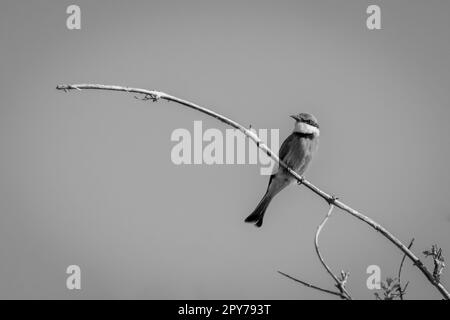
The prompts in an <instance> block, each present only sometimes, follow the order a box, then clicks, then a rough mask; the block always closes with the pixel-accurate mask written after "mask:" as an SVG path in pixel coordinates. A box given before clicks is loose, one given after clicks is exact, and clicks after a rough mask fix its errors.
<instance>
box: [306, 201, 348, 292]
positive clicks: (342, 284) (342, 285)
mask: <svg viewBox="0 0 450 320" xmlns="http://www.w3.org/2000/svg"><path fill="white" fill-rule="evenodd" d="M333 209H334V205H330V210H328V213H327V215H326V217H325V218H324V219H323V221H322V223H321V224H320V225H319V227H318V228H317V232H316V235H315V237H314V247H315V248H316V253H317V256H318V257H319V260H320V263H322V266H323V267H324V268H325V270H326V271H327V272H328V274H329V275H330V276H331V277H332V278H333V280H334V281H335V282H336V288H338V289H339V291H340V293H341V297H343V299H346V300H352V297H351V296H350V294H349V293H348V292H347V290H346V289H345V283H346V281H347V277H348V273H345V272H342V279H339V278H338V277H337V276H336V275H335V274H334V273H333V271H331V268H330V267H329V266H328V265H327V264H326V262H325V260H324V259H323V256H322V254H321V253H320V249H319V236H320V232H321V231H322V229H323V227H324V226H325V224H326V223H327V222H328V219H329V218H330V217H331V214H332V213H333Z"/></svg>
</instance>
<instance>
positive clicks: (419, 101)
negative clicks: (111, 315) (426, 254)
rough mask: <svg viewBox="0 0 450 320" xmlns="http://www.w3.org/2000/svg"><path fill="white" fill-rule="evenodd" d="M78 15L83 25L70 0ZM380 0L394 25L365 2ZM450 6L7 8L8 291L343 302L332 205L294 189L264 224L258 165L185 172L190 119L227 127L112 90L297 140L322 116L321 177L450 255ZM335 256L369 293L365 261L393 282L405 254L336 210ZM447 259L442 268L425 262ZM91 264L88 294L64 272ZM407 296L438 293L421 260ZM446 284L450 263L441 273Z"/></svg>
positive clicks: (0, 292) (401, 234)
mask: <svg viewBox="0 0 450 320" xmlns="http://www.w3.org/2000/svg"><path fill="white" fill-rule="evenodd" d="M71 4H77V5H79V6H80V8H81V30H68V29H67V27H66V19H67V17H68V15H67V14H66V8H67V7H68V6H69V5H71ZM371 4H377V5H379V6H380V7H381V21H382V22H381V23H382V29H381V30H372V31H370V30H368V29H367V27H366V18H367V14H366V8H367V7H368V6H369V5H371ZM449 10H450V3H449V2H444V1H438V0H432V1H426V2H425V1H418V0H414V1H413V0H408V1H406V0H398V1H377V0H371V1H356V0H348V1H331V0H320V1H318V0H315V1H312V0H311V1H277V2H276V3H275V2H274V1H250V0H246V1H206V0H202V1H200V0H189V1H172V0H170V1H154V0H152V1H137V0H133V1H127V2H124V1H115V0H114V1H113V0H111V1H103V0H102V1H95V2H94V1H83V0H79V1H50V0H43V1H39V2H38V1H33V2H31V1H23V0H18V1H17V0H16V1H12V0H6V1H2V2H1V4H0V44H1V46H0V152H1V160H0V261H1V263H0V283H1V286H0V298H2V299H13V298H24V299H329V298H332V299H334V297H331V296H327V295H324V294H322V293H320V292H316V291H313V290H311V289H308V288H305V287H302V286H300V285H298V284H296V283H294V282H292V281H291V280H288V279H285V278H283V277H281V276H280V275H279V274H278V273H277V271H278V270H280V271H283V272H285V273H288V274H290V275H292V276H295V277H297V278H300V279H303V280H306V281H309V282H311V283H314V284H316V285H320V286H323V287H325V288H333V287H334V284H333V282H332V280H331V279H330V278H329V277H328V276H327V274H326V273H325V271H324V270H323V268H321V266H320V263H319V261H318V259H317V256H316V255H315V252H314V245H313V240H314V234H315V231H316V228H317V226H318V225H319V223H320V222H321V220H322V219H323V217H324V216H325V214H326V212H327V204H326V203H325V202H324V201H323V200H322V199H320V198H318V197H317V195H315V194H313V193H312V192H310V191H309V190H307V189H306V188H304V187H298V186H291V187H289V188H287V189H285V190H284V191H283V192H282V193H280V194H279V195H278V196H277V197H276V198H275V199H274V200H273V202H272V204H271V205H270V207H269V209H268V211H267V214H266V218H265V221H264V226H263V227H262V228H261V229H257V228H255V227H253V226H252V225H249V224H245V223H244V221H243V220H244V219H245V217H246V216H247V215H248V214H250V213H251V211H252V210H253V209H254V208H255V207H256V205H257V203H258V202H259V200H260V199H261V197H262V196H263V193H264V191H265V189H266V186H267V181H268V177H267V176H264V175H261V174H260V167H259V166H258V165H254V164H234V165H176V164H174V163H173V161H172V160H171V152H172V149H173V147H174V145H175V144H176V143H175V142H174V141H172V140H171V135H172V133H173V132H174V131H175V130H177V129H187V130H189V131H191V132H192V131H193V127H194V121H202V125H203V128H204V129H208V128H215V129H218V130H220V131H221V132H223V133H225V130H226V129H227V127H226V126H225V125H223V124H222V123H219V122H218V121H217V120H215V119H213V118H210V117H207V116H205V115H202V114H200V113H198V112H195V111H192V110H189V109H187V108H184V107H182V106H180V105H177V104H174V103H168V102H163V101H161V102H158V103H152V102H150V101H146V102H143V101H139V100H137V99H134V98H133V95H128V94H125V93H116V92H100V91H98V92H96V91H83V92H70V93H63V92H58V91H56V90H55V87H56V85H58V84H71V83H101V84H115V85H124V86H132V87H138V88H143V89H149V90H151V89H154V90H158V91H163V92H166V93H168V94H172V95H175V96H177V97H179V98H182V99H187V100H189V101H192V102H195V103H197V104H199V105H202V106H205V107H207V108H210V109H212V110H214V111H217V112H219V113H221V114H223V115H225V116H228V117H230V118H231V119H233V120H236V121H238V122H239V123H241V124H243V125H245V126H249V125H250V124H251V125H252V127H254V128H258V129H259V128H265V129H278V130H279V134H280V139H281V140H283V139H285V138H286V137H287V136H288V135H289V134H290V132H291V131H292V129H293V120H292V119H291V118H289V115H291V114H297V113H300V112H309V113H312V114H314V115H315V116H316V117H317V119H318V121H319V123H320V127H321V137H320V139H321V140H320V147H319V151H318V154H317V156H316V157H315V159H314V163H313V164H312V166H311V167H310V169H309V170H308V171H307V173H306V175H305V176H306V178H307V179H309V180H310V181H311V182H313V183H314V184H316V185H317V186H319V187H320V188H322V189H324V190H325V191H327V192H328V193H330V194H333V195H336V196H338V197H339V198H340V199H341V200H342V201H343V202H345V203H346V204H348V205H350V206H351V207H353V208H355V209H358V210H360V211H361V212H362V213H364V214H366V215H368V216H370V217H371V218H373V219H374V220H375V221H377V222H379V223H381V224H382V225H383V226H385V227H386V228H387V229H388V230H390V231H392V232H393V233H394V234H395V235H396V236H397V237H398V238H399V239H400V240H402V241H403V242H404V243H405V244H407V243H409V241H410V240H411V239H412V238H415V244H414V246H413V251H414V252H415V253H416V254H417V255H419V256H421V257H422V254H421V252H422V251H424V250H426V249H428V248H429V247H431V245H433V244H438V245H440V246H441V247H442V249H443V250H444V255H445V253H447V252H450V232H449V228H450V204H449V201H448V196H449V190H450V171H449V170H448V163H449V162H450V145H449V143H448V142H446V141H447V139H448V137H449V136H450V126H449V125H448V119H449V118H450V108H449V101H450V91H449V90H448V83H449V82H450V60H449V56H450V55H449V54H450V41H449V36H448V30H449V28H450V20H449V19H448V13H449ZM320 244H321V250H322V252H323V255H324V257H325V259H326V261H327V263H328V264H329V265H330V266H331V268H332V269H333V270H334V271H335V272H336V273H337V272H339V271H340V270H342V269H343V270H348V271H350V278H349V283H348V290H349V291H350V292H351V293H352V295H353V296H354V297H355V298H360V299H373V298H374V292H373V291H371V290H368V288H367V286H366V280H367V278H368V277H369V275H368V274H367V273H366V270H367V268H368V267H369V266H371V265H377V266H379V267H380V269H381V273H382V278H383V279H384V278H386V277H389V276H395V275H396V274H397V271H398V267H399V264H400V261H401V258H402V253H401V252H400V251H399V250H398V249H396V248H394V247H393V245H392V244H391V243H389V242H388V241H386V239H384V238H383V237H382V236H381V235H379V234H377V233H376V232H375V231H374V230H372V229H370V228H369V227H368V226H367V225H365V224H363V223H362V222H360V221H359V220H356V219H355V218H353V217H351V216H350V215H348V214H347V213H345V212H341V211H336V212H334V214H333V216H332V217H331V219H330V221H329V222H328V224H327V225H326V227H325V229H324V230H323V232H322V236H321V239H320ZM428 263H429V265H430V266H431V261H428ZM69 265H78V266H80V268H81V274H82V278H81V283H82V289H81V290H72V291H70V290H68V289H67V288H66V279H67V277H68V275H67V274H66V268H67V267H68V266H69ZM402 278H403V279H404V280H405V281H410V285H409V287H408V293H407V298H410V299H439V298H441V297H440V295H439V293H437V291H436V290H435V289H434V288H433V287H432V286H431V285H430V284H429V283H428V282H427V281H426V279H425V278H424V277H423V275H422V274H421V273H420V272H419V271H417V270H415V269H414V267H413V266H412V265H411V264H410V263H407V264H406V265H405V267H404V274H403V276H402ZM442 281H443V283H444V284H447V283H448V284H449V286H450V272H445V273H444V275H443V276H442Z"/></svg>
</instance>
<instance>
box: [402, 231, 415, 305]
mask: <svg viewBox="0 0 450 320" xmlns="http://www.w3.org/2000/svg"><path fill="white" fill-rule="evenodd" d="M413 244H414V238H412V239H411V242H410V243H409V246H408V249H411V247H412V246H413ZM405 260H406V254H405V255H403V259H402V262H401V263H400V267H399V269H398V283H399V285H400V300H403V296H404V293H405V291H406V288H407V287H408V284H409V282H408V283H407V284H406V285H405V287H404V288H403V289H402V269H403V264H404V263H405Z"/></svg>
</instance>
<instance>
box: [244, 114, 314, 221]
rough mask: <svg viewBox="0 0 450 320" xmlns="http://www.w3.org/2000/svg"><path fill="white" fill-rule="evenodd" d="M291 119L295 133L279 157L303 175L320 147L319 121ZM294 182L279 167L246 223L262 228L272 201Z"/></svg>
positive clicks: (305, 117)
mask: <svg viewBox="0 0 450 320" xmlns="http://www.w3.org/2000/svg"><path fill="white" fill-rule="evenodd" d="M291 117H292V118H294V120H295V126H294V131H293V132H292V134H291V135H290V136H289V137H287V139H286V140H284V142H283V144H282V145H281V148H280V152H279V153H278V157H279V158H280V160H282V161H283V162H284V163H285V164H287V165H288V166H289V167H290V168H291V169H293V170H294V171H295V172H297V173H298V174H299V175H303V174H304V173H305V171H306V169H307V168H308V165H309V164H310V163H311V160H312V157H313V155H314V153H315V152H316V151H317V148H318V145H319V135H320V130H319V124H318V123H317V119H316V118H315V117H314V116H313V115H310V114H308V113H300V114H298V115H294V116H291ZM294 181H295V178H294V177H293V176H292V175H291V174H290V173H289V172H288V171H287V170H286V169H285V168H283V167H282V166H279V168H278V171H277V172H276V173H274V174H272V175H271V176H270V180H269V186H268V187H267V191H266V194H265V195H264V197H263V198H262V200H261V201H260V202H259V204H258V206H257V207H256V209H255V210H254V211H253V212H252V214H251V215H249V216H248V217H247V219H245V222H250V223H254V224H255V226H257V227H261V226H262V224H263V219H264V214H265V212H266V210H267V207H268V206H269V204H270V201H272V199H273V198H274V197H275V196H276V195H277V194H278V193H279V192H280V191H281V190H283V189H284V188H286V187H287V186H288V185H289V184H291V183H292V182H294Z"/></svg>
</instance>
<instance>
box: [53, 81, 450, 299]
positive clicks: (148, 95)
mask: <svg viewBox="0 0 450 320" xmlns="http://www.w3.org/2000/svg"><path fill="white" fill-rule="evenodd" d="M56 89H57V90H63V91H70V90H78V91H81V90H83V89H94V90H110V91H123V92H128V93H137V94H142V95H144V97H145V98H144V100H149V99H150V100H152V101H158V100H160V99H163V100H166V101H172V102H177V103H179V104H181V105H184V106H186V107H188V108H191V109H194V110H197V111H199V112H202V113H204V114H207V115H209V116H211V117H213V118H216V119H217V120H219V121H221V122H223V123H225V124H228V125H229V126H231V127H233V128H235V129H238V130H240V131H241V132H243V133H244V134H245V135H246V136H247V137H248V138H249V139H251V140H253V141H254V142H255V143H256V145H257V146H258V148H260V149H261V150H262V151H264V152H265V153H266V154H267V155H268V156H269V157H271V158H272V159H273V160H274V161H275V162H277V163H278V164H279V165H280V166H282V167H283V168H285V169H286V170H287V171H288V172H289V173H290V174H291V175H292V176H293V177H294V178H295V179H297V181H298V183H299V184H303V185H304V186H305V187H307V188H308V189H310V190H311V191H313V192H314V193H316V194H317V195H318V196H320V197H321V198H323V199H324V200H325V201H326V202H327V203H330V204H331V203H332V204H334V206H336V207H337V208H339V209H341V210H343V211H345V212H347V213H349V214H350V215H352V216H354V217H355V218H357V219H359V220H361V221H363V222H365V223H366V224H368V225H369V226H370V227H372V228H373V229H375V230H376V231H378V232H379V233H381V234H382V235H383V236H384V237H385V238H387V239H388V240H389V241H390V242H392V243H393V244H394V245H395V246H396V247H397V248H399V249H400V250H401V251H403V252H404V253H405V254H406V255H407V256H408V258H409V259H410V260H411V261H412V262H413V264H414V265H415V266H416V267H417V268H419V270H420V271H421V272H422V273H423V274H424V275H425V277H426V278H427V279H428V281H429V282H430V283H431V284H432V285H433V286H435V287H436V288H437V289H438V290H439V292H440V293H441V294H442V296H443V297H444V298H445V299H447V300H450V293H449V292H448V291H447V289H445V287H444V286H443V285H442V284H441V283H440V282H439V281H437V280H436V279H435V278H434V277H433V274H432V273H430V272H429V271H428V269H427V268H426V267H425V266H424V264H423V263H422V262H421V261H420V259H419V258H418V257H417V256H416V255H414V253H412V252H411V251H410V250H409V249H408V248H407V247H406V246H405V245H404V244H403V243H402V242H401V241H400V240H398V239H397V238H396V237H395V236H394V235H393V234H392V233H390V232H389V231H388V230H386V229H385V228H384V227H383V226H381V225H380V224H378V223H377V222H375V221H374V220H372V219H371V218H369V217H367V216H365V215H363V214H362V213H360V212H358V211H357V210H355V209H353V208H351V207H350V206H348V205H346V204H344V203H343V202H341V201H338V200H336V199H334V198H333V197H332V196H331V195H329V194H328V193H326V192H324V191H322V190H321V189H319V188H318V187H316V186H315V185H313V184H312V183H311V182H309V181H308V180H306V179H305V178H303V177H302V176H300V175H299V174H298V173H296V172H295V171H294V170H292V169H291V168H289V167H288V166H287V165H286V164H285V163H284V162H283V161H281V160H280V159H279V158H278V156H277V154H276V153H274V152H273V151H272V150H270V149H269V148H268V147H267V145H265V144H264V143H263V142H262V140H261V139H260V138H259V137H258V135H256V134H255V133H254V132H252V131H250V130H248V129H247V128H245V127H244V126H242V125H240V124H239V123H237V122H235V121H233V120H231V119H229V118H227V117H224V116H222V115H220V114H218V113H216V112H214V111H211V110H209V109H207V108H204V107H201V106H199V105H196V104H194V103H192V102H189V101H187V100H183V99H180V98H177V97H174V96H171V95H169V94H166V93H163V92H159V91H150V90H144V89H137V88H129V87H122V86H110V85H101V84H73V85H59V86H57V87H56Z"/></svg>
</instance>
